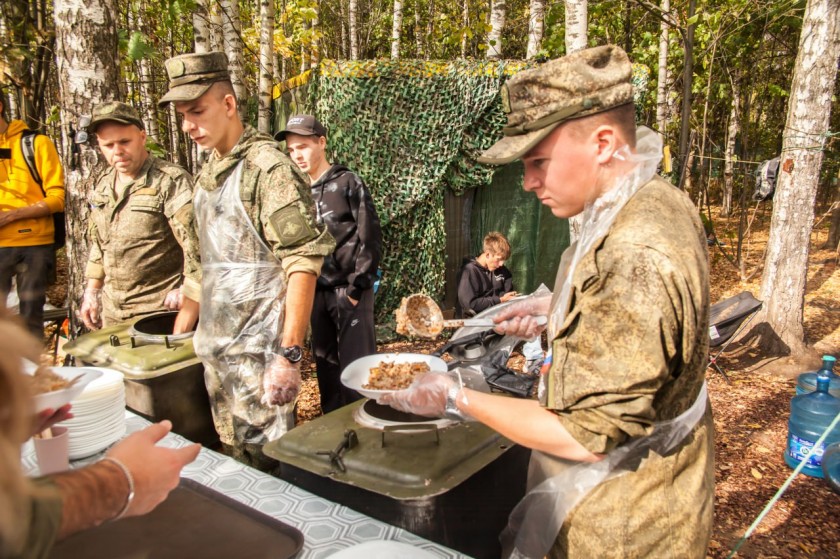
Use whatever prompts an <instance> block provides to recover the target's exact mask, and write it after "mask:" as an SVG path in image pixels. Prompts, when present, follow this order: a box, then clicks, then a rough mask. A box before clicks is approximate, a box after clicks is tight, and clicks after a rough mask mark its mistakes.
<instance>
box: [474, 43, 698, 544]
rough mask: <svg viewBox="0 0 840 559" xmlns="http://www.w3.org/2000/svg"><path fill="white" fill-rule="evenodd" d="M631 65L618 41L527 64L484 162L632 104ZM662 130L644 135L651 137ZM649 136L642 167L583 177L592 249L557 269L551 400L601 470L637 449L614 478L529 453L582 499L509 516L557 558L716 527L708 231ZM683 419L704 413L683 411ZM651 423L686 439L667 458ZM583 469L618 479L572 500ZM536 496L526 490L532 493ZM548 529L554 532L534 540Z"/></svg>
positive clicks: (684, 538) (505, 93) (677, 540)
mask: <svg viewBox="0 0 840 559" xmlns="http://www.w3.org/2000/svg"><path fill="white" fill-rule="evenodd" d="M630 75H631V65H630V61H629V59H628V58H627V55H626V53H624V51H622V50H621V49H620V48H618V47H615V46H612V45H605V46H602V47H595V48H591V49H586V50H583V51H579V52H576V53H573V54H571V55H569V56H566V57H563V58H561V59H558V60H554V61H551V62H549V63H547V64H544V65H543V66H541V67H539V68H535V69H532V70H527V71H525V72H522V73H520V74H518V75H517V76H515V77H514V78H512V79H511V80H509V81H508V82H507V83H506V84H505V86H504V87H503V90H502V100H503V104H504V106H505V110H506V111H507V112H508V113H509V114H508V126H507V127H506V128H505V129H504V130H503V132H504V134H505V138H503V139H502V140H500V141H499V142H497V143H496V144H495V145H493V146H492V147H491V148H489V149H488V150H486V151H485V152H484V153H483V154H482V157H481V158H479V160H480V161H482V162H485V163H493V164H502V163H507V162H510V161H513V160H515V159H518V158H520V157H522V156H523V155H525V154H527V153H528V152H529V151H530V150H531V149H533V148H534V147H535V146H537V145H539V144H540V142H542V141H543V140H544V139H545V138H546V137H547V136H548V135H549V134H550V133H551V132H552V131H553V130H554V129H555V128H557V127H558V126H559V125H561V124H562V123H564V122H566V121H569V120H571V119H577V118H581V117H586V116H589V115H595V114H597V113H599V112H602V111H607V110H610V109H613V108H616V107H620V106H626V105H629V104H630V103H632V101H633V89H632V86H631V85H630ZM619 114H624V113H619ZM651 136H653V134H652V133H649V131H648V133H647V134H646V135H645V138H646V139H645V142H648V138H650V137H651ZM638 140H639V136H638V135H637V141H638ZM652 144H655V145H654V148H655V149H653V150H652V151H655V152H656V153H655V154H653V155H651V154H650V153H646V154H645V156H644V157H639V158H637V159H634V158H636V156H637V155H638V153H639V152H638V149H639V145H638V144H637V146H636V148H637V149H636V150H634V151H633V152H632V153H631V151H630V150H629V149H627V150H626V151H625V152H624V153H623V154H622V156H621V158H622V159H625V160H628V159H629V160H630V161H636V160H638V161H645V164H644V169H645V170H644V171H643V172H642V171H640V169H642V168H643V165H642V163H638V164H637V165H636V167H623V169H633V170H632V171H627V173H628V174H627V175H626V176H624V177H622V176H620V175H616V177H615V179H614V180H615V183H614V184H612V185H610V187H609V188H608V187H607V186H606V185H603V184H598V183H596V182H595V181H592V180H589V179H585V178H582V179H581V182H580V184H579V185H575V186H576V187H578V188H580V189H592V190H591V191H592V192H597V196H598V197H597V199H596V200H595V201H593V202H591V203H590V204H588V205H587V206H586V209H585V211H584V215H583V222H584V231H583V232H582V233H581V239H580V240H579V243H581V244H580V246H579V247H578V246H576V245H573V246H572V247H570V248H569V249H568V250H567V252H566V253H565V254H564V256H563V259H562V261H561V266H560V270H558V276H557V284H556V286H555V290H554V299H553V300H552V307H551V317H550V321H549V334H550V335H549V340H550V343H551V345H552V353H553V358H552V365H551V368H550V370H549V372H548V373H547V374H546V375H545V376H543V377H542V378H541V382H540V394H539V396H540V403H541V405H542V406H544V407H545V408H547V409H549V410H551V411H552V412H554V413H555V414H556V416H557V419H558V421H560V422H561V424H562V425H563V427H565V429H566V430H567V431H568V432H569V434H570V435H571V436H572V437H573V438H574V439H575V440H576V441H578V442H579V443H580V444H581V445H582V446H583V447H585V448H586V449H587V450H589V451H590V452H592V453H596V454H605V455H606V458H605V459H604V460H602V462H599V463H598V465H601V464H606V465H610V464H613V463H614V462H613V461H612V458H613V457H618V456H622V454H621V451H623V450H628V449H630V448H636V449H637V450H638V452H636V453H632V452H629V451H628V454H626V455H625V456H629V457H630V458H629V459H628V460H627V461H624V462H620V461H616V462H615V464H618V468H617V469H608V470H607V471H608V475H607V477H606V478H600V477H597V476H596V475H594V474H595V473H596V470H597V467H598V465H587V464H582V463H579V462H573V461H567V460H562V459H559V458H554V457H551V456H548V455H546V454H543V453H540V452H534V453H533V454H532V460H531V467H530V471H529V479H528V484H529V487H530V488H531V489H533V488H534V487H536V486H537V485H539V484H540V483H541V482H543V481H544V480H546V479H548V480H549V481H547V482H546V484H551V483H552V482H553V483H554V485H553V489H552V490H550V491H546V492H544V493H543V495H547V499H552V500H553V501H552V506H553V504H554V503H571V505H570V506H571V507H572V508H571V510H570V511H568V513H566V512H565V510H564V512H563V514H561V515H559V516H558V517H557V518H558V519H559V520H558V521H557V522H555V520H554V519H553V518H549V517H547V516H543V517H542V518H545V519H546V522H545V524H544V525H541V526H523V525H522V524H516V522H515V521H514V519H513V517H512V521H511V522H512V523H511V525H509V527H508V530H509V531H514V532H519V533H520V534H525V537H524V538H523V541H522V542H520V541H517V543H516V545H517V547H519V545H520V543H523V544H526V545H528V544H529V541H530V542H534V541H537V544H536V547H535V549H536V548H539V549H548V547H549V545H548V544H550V542H551V541H552V539H553V538H554V536H555V534H557V535H556V539H554V545H553V546H551V549H550V552H549V556H551V557H666V558H674V559H676V558H683V557H698V558H701V557H705V553H706V546H707V544H708V541H709V537H710V535H711V526H712V514H713V496H714V462H713V460H714V433H713V423H712V416H711V408H710V407H709V405H708V403H707V401H706V399H705V393H706V392H705V386H704V371H705V368H706V362H707V361H706V359H707V358H708V353H707V350H708V320H709V319H708V312H709V291H708V281H709V278H708V261H707V254H706V241H705V235H704V232H703V228H702V225H701V224H700V220H699V217H698V215H697V211H696V209H695V208H694V207H693V206H692V204H691V202H690V201H689V200H688V198H687V197H686V196H685V195H684V194H683V193H682V192H680V191H678V190H677V189H675V188H674V187H673V186H671V185H670V184H669V183H667V182H665V181H664V180H662V179H660V178H653V179H650V177H651V176H653V173H654V170H655V164H656V162H658V161H659V158H660V157H661V151H659V150H660V149H661V143H660V142H659V141H658V140H656V142H649V143H646V144H645V146H646V148H647V149H650V147H651V145H652ZM622 149H624V148H622ZM619 151H620V150H617V151H616V155H617V154H618V152H619ZM610 164H611V163H607V164H606V165H610ZM634 173H635V174H634ZM631 176H632V177H634V178H632V179H630V178H629V177H631ZM624 179H629V182H623V181H624ZM596 185H597V187H598V188H600V189H601V190H598V191H596V190H595V187H596ZM622 196H623V198H622ZM622 204H623V205H622ZM588 227H591V229H588ZM576 249H578V250H576ZM570 274H571V275H570ZM704 409H705V413H703V410H704ZM689 410H690V412H694V411H696V412H697V413H696V415H695V414H693V413H690V412H689ZM686 415H690V416H691V418H692V419H691V420H685V419H683V418H685V417H686ZM677 417H680V418H681V421H682V424H681V425H680V427H681V428H682V429H684V430H679V429H677V428H675V427H673V423H674V422H671V427H664V426H665V425H667V424H668V423H669V422H670V420H673V419H675V418H677ZM655 429H657V430H658V429H664V430H666V431H667V430H668V429H673V431H670V432H672V433H673V432H680V433H681V435H680V436H679V437H675V439H674V441H673V445H672V446H670V447H668V446H664V448H670V450H668V451H663V452H662V453H661V454H660V453H659V452H657V450H653V449H659V448H663V447H660V446H658V443H654V442H651V443H650V444H651V445H654V446H646V444H647V443H646V441H651V440H653V437H651V436H650V435H651V434H652V433H653V432H654V431H655ZM682 433H688V434H687V435H685V434H682ZM669 444H670V443H669ZM633 445H636V446H635V447H634V446H633ZM601 471H603V470H601ZM570 472H579V473H580V475H579V476H578V477H577V478H575V479H574V483H567V482H568V480H569V478H570V475H568V474H570ZM587 476H589V478H590V479H606V480H605V481H600V482H596V483H597V484H596V485H594V488H592V489H591V490H583V491H582V494H583V497H582V499H581V500H579V501H576V500H575V499H576V497H573V495H575V492H576V491H577V490H578V489H577V486H576V485H575V484H576V482H578V481H582V482H583V483H582V485H583V486H584V487H590V486H591V483H590V484H588V485H587V480H586V477H587ZM610 476H614V477H610ZM564 483H565V484H566V485H564ZM546 484H544V485H542V486H541V487H542V488H544V487H547V486H548V485H546ZM587 491H588V492H587ZM538 494H539V491H536V492H532V493H529V495H528V496H527V497H526V501H527V500H528V499H529V498H531V497H533V496H535V495H538ZM538 499H539V498H536V499H533V500H534V501H538ZM523 502H524V501H523ZM575 503H576V504H575ZM524 508H528V507H527V505H526V506H525V507H524ZM533 508H536V507H533ZM559 508H560V507H558V509H559ZM514 516H516V513H514ZM559 522H562V525H560V527H559V533H558V532H557V531H556V529H557V527H558V526H557V524H558V523H559ZM534 534H536V537H534V538H533V539H531V540H529V541H524V540H527V539H528V538H531V537H532V536H533V535H534ZM543 535H547V536H548V538H547V539H545V540H543V541H538V540H539V539H540V538H542V536H543ZM503 539H504V536H503ZM543 543H545V544H546V545H545V546H544V547H542V545H543ZM505 545H507V544H505Z"/></svg>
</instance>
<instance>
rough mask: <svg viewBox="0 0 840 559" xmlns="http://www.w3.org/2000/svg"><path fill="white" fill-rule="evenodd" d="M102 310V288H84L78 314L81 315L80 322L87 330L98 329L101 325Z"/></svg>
mask: <svg viewBox="0 0 840 559" xmlns="http://www.w3.org/2000/svg"><path fill="white" fill-rule="evenodd" d="M101 312H102V290H101V289H97V288H95V287H88V288H86V289H85V294H84V295H83V296H82V308H81V309H80V310H79V314H80V315H82V322H84V323H85V326H87V327H88V329H89V330H98V329H99V328H101V327H102V320H101V317H100V313H101Z"/></svg>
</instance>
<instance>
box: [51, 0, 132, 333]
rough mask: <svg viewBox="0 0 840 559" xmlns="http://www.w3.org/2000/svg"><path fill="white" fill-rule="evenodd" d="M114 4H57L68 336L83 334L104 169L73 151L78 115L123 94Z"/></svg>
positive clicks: (92, 156) (89, 0) (66, 0)
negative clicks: (92, 210)
mask: <svg viewBox="0 0 840 559" xmlns="http://www.w3.org/2000/svg"><path fill="white" fill-rule="evenodd" d="M117 13H118V12H117V6H116V2H115V1H114V0H56V2H55V4H54V18H55V36H56V45H55V46H56V65H57V70H58V86H59V95H60V97H61V107H62V110H61V133H62V138H63V141H62V143H61V145H62V162H63V164H64V172H65V182H64V187H65V199H64V211H65V213H66V216H67V245H66V250H67V260H68V262H69V266H68V268H69V269H68V282H69V285H68V297H67V298H68V301H67V302H68V305H69V308H70V334H71V337H75V336H76V335H78V334H79V333H80V331H81V321H79V320H77V319H76V315H77V312H78V310H79V304H80V302H81V296H82V292H83V291H84V285H85V277H84V271H85V265H86V263H87V258H88V252H89V251H88V242H87V227H86V224H87V220H88V214H89V210H88V195H89V192H90V191H91V190H92V188H93V184H94V180H95V178H96V176H97V175H98V173H99V172H100V171H101V170H102V168H103V167H104V165H103V162H102V159H101V158H100V157H99V152H98V151H97V150H96V149H95V148H94V147H92V146H91V145H90V144H77V147H78V152H77V153H74V150H73V149H71V146H72V145H73V143H72V142H73V133H74V131H75V130H77V129H78V127H79V125H78V123H79V117H81V116H82V115H89V114H91V109H93V107H94V105H97V104H98V103H102V102H105V101H111V100H113V99H114V98H115V97H116V96H117V95H118V94H119V87H118V82H117V80H118V79H119V66H118V63H117V60H118V58H117V25H116V21H115V19H114V17H115V16H116V14H117Z"/></svg>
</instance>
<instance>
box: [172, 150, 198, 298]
mask: <svg viewBox="0 0 840 559" xmlns="http://www.w3.org/2000/svg"><path fill="white" fill-rule="evenodd" d="M172 168H174V169H176V170H177V172H175V173H173V171H172V170H171V169H172ZM168 172H169V174H170V176H171V179H172V180H170V181H169V187H168V188H167V192H166V194H165V196H166V199H165V202H164V213H165V214H166V218H167V220H168V222H169V227H170V228H171V229H172V233H173V234H174V235H175V238H176V239H177V241H178V244H179V245H181V250H183V252H184V285H183V291H184V295H185V296H186V297H189V298H190V299H193V300H196V301H197V300H198V297H199V296H200V286H201V253H200V249H199V241H198V230H197V227H196V223H195V213H194V212H193V205H192V198H193V180H192V177H191V176H190V174H189V173H187V172H186V171H184V170H183V169H181V168H180V167H175V166H174V165H173V166H172V167H170V169H168Z"/></svg>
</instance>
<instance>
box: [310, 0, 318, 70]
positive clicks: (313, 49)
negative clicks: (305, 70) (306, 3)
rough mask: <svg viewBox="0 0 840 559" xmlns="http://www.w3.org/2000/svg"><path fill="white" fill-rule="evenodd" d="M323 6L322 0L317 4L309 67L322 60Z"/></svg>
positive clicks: (313, 22) (316, 64)
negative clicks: (321, 4) (321, 28)
mask: <svg viewBox="0 0 840 559" xmlns="http://www.w3.org/2000/svg"><path fill="white" fill-rule="evenodd" d="M320 14H321V6H320V0H319V2H318V3H316V4H315V18H314V19H313V20H312V46H311V48H310V49H309V68H310V69H312V68H315V67H316V66H318V62H320V60H321V37H320V35H321V30H320V26H321V16H320Z"/></svg>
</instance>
